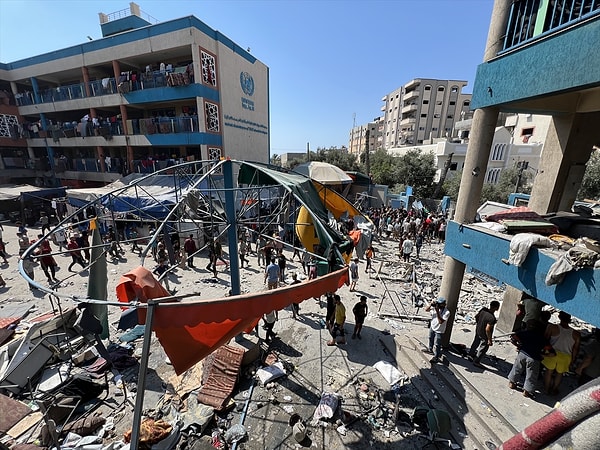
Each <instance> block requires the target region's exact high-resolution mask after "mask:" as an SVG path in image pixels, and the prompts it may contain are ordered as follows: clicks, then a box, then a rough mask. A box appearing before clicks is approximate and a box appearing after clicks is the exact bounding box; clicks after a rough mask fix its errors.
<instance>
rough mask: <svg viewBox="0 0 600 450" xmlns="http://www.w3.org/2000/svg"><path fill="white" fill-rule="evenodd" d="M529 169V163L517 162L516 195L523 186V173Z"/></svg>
mask: <svg viewBox="0 0 600 450" xmlns="http://www.w3.org/2000/svg"><path fill="white" fill-rule="evenodd" d="M528 167H529V161H517V169H519V171H518V172H517V184H516V186H515V193H517V192H519V185H520V184H521V179H522V178H523V171H524V170H525V169H527V168H528Z"/></svg>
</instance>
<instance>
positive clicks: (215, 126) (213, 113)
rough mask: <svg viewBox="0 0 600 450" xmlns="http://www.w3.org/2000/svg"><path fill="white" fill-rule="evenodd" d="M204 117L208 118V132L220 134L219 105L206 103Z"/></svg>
mask: <svg viewBox="0 0 600 450" xmlns="http://www.w3.org/2000/svg"><path fill="white" fill-rule="evenodd" d="M204 115H205V116H206V131H212V132H213V133H218V132H219V131H221V124H220V123H219V105H217V104H215V103H210V102H206V103H204Z"/></svg>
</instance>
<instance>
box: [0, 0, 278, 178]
mask: <svg viewBox="0 0 600 450" xmlns="http://www.w3.org/2000/svg"><path fill="white" fill-rule="evenodd" d="M100 26H101V29H102V38H101V39H95V40H89V41H86V42H83V43H81V44H79V45H77V46H73V47H68V48H64V49H60V50H56V51H53V52H50V53H46V54H41V55H37V56H33V57H31V58H26V59H23V60H19V61H14V62H9V63H4V64H0V80H2V82H1V85H0V88H2V89H3V90H4V91H6V92H5V96H6V97H7V102H8V103H9V104H10V103H13V104H14V105H15V106H16V108H15V107H13V110H11V111H12V113H11V114H10V116H11V117H9V118H5V117H4V116H3V118H2V121H3V122H2V126H1V127H0V128H3V129H4V128H6V127H5V124H4V122H7V125H10V127H11V128H9V131H8V133H11V131H10V130H12V134H9V136H10V138H11V139H14V142H13V141H11V142H10V143H8V142H6V139H5V140H4V142H2V141H0V145H1V146H2V147H1V148H0V155H1V159H2V163H0V182H23V181H26V182H31V181H32V180H33V181H36V182H37V184H45V185H57V184H62V185H65V186H81V185H83V183H84V182H85V185H86V186H93V185H95V184H96V185H98V184H104V183H108V182H111V181H114V180H115V179H118V178H119V177H120V176H122V175H123V174H127V173H130V172H142V173H144V172H152V171H154V170H156V169H160V168H164V167H166V166H168V165H170V164H175V163H177V162H179V161H190V160H207V159H216V158H221V157H231V158H237V159H246V160H255V161H261V162H268V161H269V133H270V131H269V84H268V82H269V69H268V67H267V66H265V65H264V64H263V63H262V62H260V61H259V60H258V59H256V58H255V57H254V56H253V55H252V54H250V53H249V51H247V50H245V49H244V48H242V47H240V46H239V45H238V44H236V43H235V42H233V41H231V40H230V39H229V38H227V37H226V36H225V35H223V34H222V33H220V32H219V31H216V30H213V29H212V28H210V27H209V26H208V25H206V24H205V23H203V22H202V21H201V20H199V19H198V18H196V17H194V16H188V17H183V18H180V19H175V20H170V21H167V22H163V23H156V21H155V20H154V19H153V18H151V17H150V16H148V15H146V14H144V13H143V12H142V11H141V10H140V9H139V6H138V5H136V4H135V3H130V8H129V9H126V10H122V11H117V12H115V13H111V14H103V13H100ZM90 39H91V38H90ZM7 106H11V105H7ZM17 108H18V110H17ZM14 122H16V123H14ZM0 139H1V138H0ZM17 168H18V169H19V170H18V171H15V170H13V169H17Z"/></svg>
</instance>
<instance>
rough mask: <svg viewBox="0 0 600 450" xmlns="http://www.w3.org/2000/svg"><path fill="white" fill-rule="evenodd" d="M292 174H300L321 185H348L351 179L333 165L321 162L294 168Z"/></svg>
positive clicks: (312, 162)
mask: <svg viewBox="0 0 600 450" xmlns="http://www.w3.org/2000/svg"><path fill="white" fill-rule="evenodd" d="M294 172H297V173H301V174H302V175H306V176H307V177H310V178H312V179H313V180H316V181H318V182H319V183H321V184H334V185H336V184H337V185H339V184H350V183H352V178H351V177H350V176H349V175H348V174H347V173H346V172H344V171H343V170H342V169H340V168H339V167H337V166H334V165H333V164H329V163H326V162H322V161H310V162H307V163H304V164H300V165H298V166H296V167H295V168H294Z"/></svg>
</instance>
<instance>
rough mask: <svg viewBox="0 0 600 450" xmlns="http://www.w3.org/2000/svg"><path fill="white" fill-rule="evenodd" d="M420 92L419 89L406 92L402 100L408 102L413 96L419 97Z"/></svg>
mask: <svg viewBox="0 0 600 450" xmlns="http://www.w3.org/2000/svg"><path fill="white" fill-rule="evenodd" d="M419 95H420V92H419V91H416V90H415V91H409V92H407V93H406V94H404V96H403V97H402V101H403V102H407V101H409V100H412V99H413V98H417V97H419Z"/></svg>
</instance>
